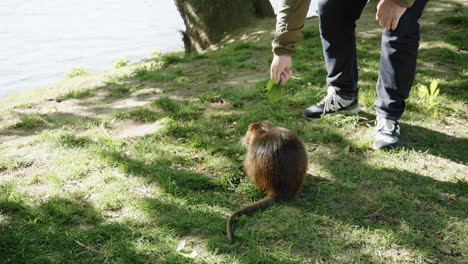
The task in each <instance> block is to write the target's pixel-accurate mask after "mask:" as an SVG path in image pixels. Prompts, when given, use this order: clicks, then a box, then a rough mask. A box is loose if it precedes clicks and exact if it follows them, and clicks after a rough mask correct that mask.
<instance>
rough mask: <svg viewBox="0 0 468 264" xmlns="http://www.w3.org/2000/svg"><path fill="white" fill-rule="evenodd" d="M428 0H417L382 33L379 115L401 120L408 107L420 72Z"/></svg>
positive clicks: (378, 92)
mask: <svg viewBox="0 0 468 264" xmlns="http://www.w3.org/2000/svg"><path fill="white" fill-rule="evenodd" d="M426 2H427V0H416V2H415V3H414V4H413V6H411V7H410V8H408V9H407V10H406V12H405V13H404V14H403V16H402V17H401V18H400V22H399V24H398V27H397V29H396V30H394V31H389V30H384V31H383V33H382V51H381V57H380V74H379V79H378V81H377V95H378V99H377V101H376V102H375V104H374V107H375V109H376V112H377V115H378V116H379V117H383V118H386V119H392V120H398V119H400V117H401V115H402V114H403V111H404V110H405V99H407V98H408V96H409V92H410V89H411V86H412V85H413V81H414V76H415V73H416V60H417V56H418V48H419V23H418V20H419V18H420V17H421V14H422V12H423V9H424V6H425V5H426Z"/></svg>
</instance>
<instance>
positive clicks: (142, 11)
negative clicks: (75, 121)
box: [0, 0, 279, 98]
mask: <svg viewBox="0 0 468 264" xmlns="http://www.w3.org/2000/svg"><path fill="white" fill-rule="evenodd" d="M278 1H279V0H272V3H273V6H274V7H275V8H276V5H277V2H278ZM183 28H184V25H183V22H182V19H181V18H180V16H179V13H178V12H177V9H176V8H175V5H174V3H173V0H157V1H156V0H132V1H130V0H99V1H95V0H47V1H44V0H24V1H18V0H1V1H0V98H1V97H5V96H7V95H13V94H16V93H19V92H22V91H25V90H30V89H33V88H37V87H41V86H45V85H47V84H50V83H51V82H54V81H58V80H61V79H64V78H65V77H64V74H65V73H66V72H69V71H70V70H71V69H72V68H73V67H82V68H85V69H87V70H89V71H91V72H96V71H100V70H105V69H109V68H111V67H112V63H113V62H114V61H116V60H117V59H119V58H122V57H126V58H128V59H129V60H130V62H135V61H138V60H140V59H142V58H145V57H149V56H150V55H151V53H152V52H153V51H155V50H156V49H160V50H161V51H163V52H168V51H174V50H178V49H182V48H183V44H182V42H181V38H180V35H179V33H178V32H177V31H178V30H179V29H183Z"/></svg>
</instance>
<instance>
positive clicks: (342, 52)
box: [318, 0, 367, 97]
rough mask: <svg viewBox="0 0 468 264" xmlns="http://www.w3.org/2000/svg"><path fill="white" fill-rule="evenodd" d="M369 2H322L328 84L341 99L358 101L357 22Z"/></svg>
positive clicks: (322, 26)
mask: <svg viewBox="0 0 468 264" xmlns="http://www.w3.org/2000/svg"><path fill="white" fill-rule="evenodd" d="M366 3H367V0H319V3H318V4H319V6H318V14H319V21H320V36H321V39H322V47H323V55H324V58H325V65H326V67H327V72H328V75H327V84H328V86H331V87H334V88H335V91H336V93H337V94H338V95H340V96H344V97H357V93H358V90H357V81H358V70H357V62H356V39H355V28H356V21H357V20H358V19H359V17H360V16H361V13H362V10H363V8H364V6H365V5H366Z"/></svg>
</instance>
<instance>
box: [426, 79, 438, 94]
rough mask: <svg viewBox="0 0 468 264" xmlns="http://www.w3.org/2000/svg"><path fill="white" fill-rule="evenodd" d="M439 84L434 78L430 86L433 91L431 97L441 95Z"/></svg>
mask: <svg viewBox="0 0 468 264" xmlns="http://www.w3.org/2000/svg"><path fill="white" fill-rule="evenodd" d="M438 85H439V82H438V81H437V80H433V81H432V82H431V85H430V87H429V90H430V91H431V97H436V96H438V95H439V92H440V90H439V87H438Z"/></svg>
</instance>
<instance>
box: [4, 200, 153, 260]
mask: <svg viewBox="0 0 468 264" xmlns="http://www.w3.org/2000/svg"><path fill="white" fill-rule="evenodd" d="M3 198H4V199H2V200H1V201H0V213H1V215H3V216H7V217H9V218H7V219H8V222H7V223H6V224H1V223H0V234H1V235H0V259H1V260H2V263H65V262H68V263H82V262H86V263H109V262H113V263H115V262H121V263H143V262H144V259H145V258H144V257H143V256H141V255H139V254H138V253H137V252H136V250H135V242H136V238H137V237H138V236H139V235H138V234H137V233H136V232H135V231H134V230H133V229H132V228H131V227H130V226H127V225H126V224H121V223H103V218H102V216H101V213H100V212H98V211H97V210H95V209H94V208H93V206H92V205H91V204H89V203H88V202H87V201H85V200H82V199H79V198H77V199H65V198H52V199H50V200H48V201H46V202H44V203H41V204H40V205H38V206H37V207H30V206H25V205H23V204H22V203H21V202H13V201H8V199H5V197H3Z"/></svg>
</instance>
